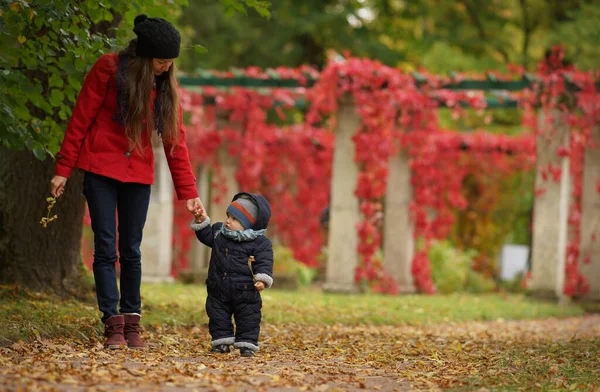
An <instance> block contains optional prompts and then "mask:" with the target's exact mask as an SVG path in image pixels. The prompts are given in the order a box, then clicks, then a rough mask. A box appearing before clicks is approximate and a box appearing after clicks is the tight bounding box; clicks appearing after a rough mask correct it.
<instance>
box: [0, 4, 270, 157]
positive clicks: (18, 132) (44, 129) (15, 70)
mask: <svg viewBox="0 0 600 392" xmlns="http://www.w3.org/2000/svg"><path fill="white" fill-rule="evenodd" d="M187 2H188V1H187V0H161V1H154V0H136V1H121V0H105V1H103V2H98V1H70V0H36V1H26V0H16V1H15V0H0V48H1V50H0V95H1V96H2V100H1V101H0V139H1V143H2V145H3V146H5V147H8V148H11V149H16V150H20V149H23V148H26V149H29V150H31V151H33V153H34V154H35V156H36V157H38V158H39V159H43V158H44V157H45V156H46V155H47V154H48V153H50V154H53V153H55V152H56V151H58V148H59V146H60V141H61V140H62V136H63V133H64V128H65V123H66V121H67V120H68V118H69V117H70V115H71V109H72V108H73V106H74V104H75V100H76V98H77V94H78V92H79V89H80V88H81V83H82V80H83V77H84V75H85V73H86V72H87V71H88V69H89V67H90V66H91V65H92V64H93V63H94V62H95V60H96V59H97V58H98V57H99V56H100V55H101V54H103V53H105V52H106V51H109V50H115V49H117V48H118V47H119V46H121V45H120V44H121V43H122V42H123V40H124V39H125V38H132V32H131V28H130V27H131V25H132V21H133V18H134V17H135V15H136V14H138V13H142V12H143V13H146V14H148V15H150V16H163V17H166V18H171V19H174V18H175V17H176V16H177V15H178V13H179V10H180V7H181V6H183V5H186V4H187ZM222 6H223V8H224V9H225V10H226V12H228V13H231V12H235V11H241V12H244V13H245V12H246V7H249V8H252V9H255V10H256V11H257V12H258V13H259V14H260V15H261V17H265V16H266V17H268V16H269V2H267V1H260V0H222ZM121 21H123V24H124V25H125V26H127V27H126V28H123V29H118V27H119V26H120V25H121ZM117 32H118V34H117ZM117 37H119V38H121V40H117V39H116V38H117Z"/></svg>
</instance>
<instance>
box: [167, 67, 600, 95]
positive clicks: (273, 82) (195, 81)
mask: <svg viewBox="0 0 600 392" xmlns="http://www.w3.org/2000/svg"><path fill="white" fill-rule="evenodd" d="M198 73H199V75H200V76H197V77H191V76H181V77H179V84H180V85H181V86H183V87H185V86H190V87H203V86H204V87H209V86H211V87H224V88H231V87H249V88H298V87H312V86H313V85H314V84H315V83H316V82H317V80H318V78H314V77H312V76H310V75H306V79H305V83H301V82H300V80H299V79H294V78H280V77H278V76H279V74H278V73H277V72H276V71H274V70H272V69H269V70H267V74H268V75H269V76H270V78H269V79H259V78H253V77H250V76H245V75H244V74H243V73H242V71H241V70H239V69H232V70H231V73H232V74H233V75H235V76H233V77H231V78H228V77H219V76H215V75H213V74H211V73H210V72H208V71H205V70H201V71H198ZM450 76H451V78H452V79H455V78H456V74H455V73H452V72H451V73H450ZM412 77H413V78H414V79H415V82H416V84H417V86H421V85H423V84H426V83H427V78H425V77H424V76H423V75H421V74H419V73H418V72H413V73H412ZM565 78H566V79H567V86H568V88H569V90H571V91H576V90H578V88H577V86H576V85H575V84H573V83H572V82H571V79H570V77H569V76H568V75H565ZM538 80H539V79H538V78H537V77H536V76H535V75H533V74H527V73H526V74H524V75H523V79H521V80H498V79H497V78H496V77H495V76H494V75H493V74H490V73H488V74H487V79H486V80H461V81H458V82H450V83H448V84H445V85H443V86H440V87H438V88H440V89H448V90H483V91H519V90H523V89H524V88H528V87H531V85H532V84H533V83H535V82H536V81H538ZM596 89H598V90H600V82H597V83H596Z"/></svg>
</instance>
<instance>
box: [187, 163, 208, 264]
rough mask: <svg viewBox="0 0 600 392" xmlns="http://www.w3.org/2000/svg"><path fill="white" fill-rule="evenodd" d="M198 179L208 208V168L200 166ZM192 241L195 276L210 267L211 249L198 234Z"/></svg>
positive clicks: (200, 194)
mask: <svg viewBox="0 0 600 392" xmlns="http://www.w3.org/2000/svg"><path fill="white" fill-rule="evenodd" d="M196 181H197V182H196V184H197V187H198V195H199V196H200V200H202V203H203V204H204V208H207V209H208V207H209V205H210V175H209V172H208V170H206V168H204V167H200V168H199V169H198V172H197V173H196ZM190 221H191V218H190ZM192 241H194V242H193V246H192V255H191V259H190V272H191V273H192V275H193V276H197V275H198V274H200V275H202V274H205V273H206V271H207V268H208V261H209V257H210V253H209V252H210V249H209V248H208V247H207V246H206V245H204V244H203V243H201V242H200V241H198V240H197V239H196V236H193V238H192Z"/></svg>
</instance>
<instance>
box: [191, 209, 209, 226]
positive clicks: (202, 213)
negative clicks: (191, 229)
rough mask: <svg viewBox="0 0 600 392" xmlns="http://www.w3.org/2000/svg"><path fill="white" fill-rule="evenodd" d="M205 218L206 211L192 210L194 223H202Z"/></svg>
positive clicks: (206, 216)
mask: <svg viewBox="0 0 600 392" xmlns="http://www.w3.org/2000/svg"><path fill="white" fill-rule="evenodd" d="M206 218H208V215H207V214H206V211H204V210H198V211H196V212H194V219H195V221H196V223H202V222H204V221H205V220H206Z"/></svg>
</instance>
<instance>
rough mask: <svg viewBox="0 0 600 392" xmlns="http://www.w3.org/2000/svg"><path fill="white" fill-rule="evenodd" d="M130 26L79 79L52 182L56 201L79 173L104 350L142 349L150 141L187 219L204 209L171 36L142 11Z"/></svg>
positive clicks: (175, 40)
mask: <svg viewBox="0 0 600 392" xmlns="http://www.w3.org/2000/svg"><path fill="white" fill-rule="evenodd" d="M134 24H135V27H134V29H133V31H134V32H135V34H136V35H137V38H136V39H133V40H132V41H131V42H130V43H129V45H128V46H127V48H126V49H125V50H123V51H121V52H119V53H111V54H106V55H103V56H102V57H100V58H99V59H98V61H97V62H96V64H95V65H94V66H93V67H92V69H91V70H90V72H89V73H88V75H87V76H86V78H85V81H84V83H83V87H82V89H81V91H80V93H79V97H78V98H77V103H76V105H75V109H74V110H73V114H72V117H71V119H70V121H69V124H68V126H67V129H66V132H65V137H64V140H63V142H62V146H61V150H60V152H59V153H58V154H57V155H56V170H55V176H54V178H52V181H51V183H50V192H51V194H52V195H53V196H55V197H57V196H60V195H61V194H62V193H63V192H64V189H65V184H66V182H67V179H68V178H69V176H70V175H71V171H72V170H73V168H75V167H77V168H79V169H81V170H83V171H84V181H83V193H84V195H85V197H86V199H87V203H88V209H89V211H90V218H91V221H92V230H93V231H94V263H93V270H94V280H95V283H96V296H97V300H98V307H99V309H100V311H101V312H102V314H103V315H102V322H103V323H104V324H105V328H104V335H105V337H106V342H105V346H106V347H109V348H118V347H121V346H124V345H127V346H128V347H130V348H142V347H144V342H143V341H142V339H141V338H140V335H139V322H140V317H141V300H140V282H141V277H142V270H141V253H140V244H141V241H142V231H143V228H144V223H145V221H146V215H147V211H148V205H149V202H150V185H151V184H152V183H153V182H154V154H153V150H152V140H153V139H154V140H155V142H158V141H159V139H160V140H161V141H162V144H163V146H164V150H165V153H166V156H167V161H168V164H169V168H170V170H171V176H172V178H173V183H174V185H175V191H176V193H177V197H178V199H179V200H186V207H187V209H188V211H190V212H192V213H194V212H198V211H201V210H204V206H203V205H202V202H201V201H200V199H199V198H198V193H197V190H196V184H195V182H196V179H195V178H194V175H193V173H192V168H191V164H190V160H189V155H188V149H187V146H186V144H185V133H184V129H183V126H182V112H181V108H180V106H179V100H178V94H177V82H176V79H175V66H174V65H173V59H175V58H177V57H178V56H179V46H180V42H181V38H180V36H179V32H178V31H177V30H176V29H175V27H173V25H171V24H170V23H169V22H167V21H166V20H164V19H162V18H148V17H147V16H146V15H138V16H137V17H136V18H135V22H134ZM116 214H118V222H119V225H118V230H119V231H118V233H119V241H118V242H119V244H118V246H119V248H118V250H119V259H120V260H119V261H120V263H121V276H120V283H121V287H120V289H121V296H120V298H119V290H118V289H117V281H116V269H115V263H116V262H117V259H118V257H117V240H116V239H117V229H116V227H117V224H116V218H115V215H116ZM117 304H119V310H117Z"/></svg>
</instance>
